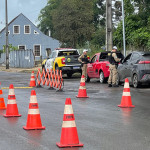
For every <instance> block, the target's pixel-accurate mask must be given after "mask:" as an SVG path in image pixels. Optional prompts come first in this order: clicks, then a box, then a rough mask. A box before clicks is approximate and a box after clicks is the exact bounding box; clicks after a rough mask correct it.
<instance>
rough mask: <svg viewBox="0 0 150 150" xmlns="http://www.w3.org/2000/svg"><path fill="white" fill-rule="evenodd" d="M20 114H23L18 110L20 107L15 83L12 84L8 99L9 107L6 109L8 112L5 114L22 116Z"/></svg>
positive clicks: (7, 115) (6, 115)
mask: <svg viewBox="0 0 150 150" xmlns="http://www.w3.org/2000/svg"><path fill="white" fill-rule="evenodd" d="M20 116H21V115H20V114H19V112H18V107H17V103H16V96H15V91H14V86H13V84H10V86H9V94H8V101H7V109H6V114H5V115H4V117H20Z"/></svg>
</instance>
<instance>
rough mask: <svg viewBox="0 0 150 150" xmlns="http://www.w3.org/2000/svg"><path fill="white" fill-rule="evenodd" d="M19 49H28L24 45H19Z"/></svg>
mask: <svg viewBox="0 0 150 150" xmlns="http://www.w3.org/2000/svg"><path fill="white" fill-rule="evenodd" d="M18 49H19V50H25V49H26V47H25V46H24V45H19V46H18Z"/></svg>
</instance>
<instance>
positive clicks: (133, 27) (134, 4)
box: [113, 0, 150, 50]
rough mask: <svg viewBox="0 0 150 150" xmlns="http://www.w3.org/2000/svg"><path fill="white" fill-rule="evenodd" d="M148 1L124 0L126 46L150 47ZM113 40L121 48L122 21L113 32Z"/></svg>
mask: <svg viewBox="0 0 150 150" xmlns="http://www.w3.org/2000/svg"><path fill="white" fill-rule="evenodd" d="M149 8H150V1H148V0H145V1H140V0H134V1H133V0H125V33H126V45H127V47H132V48H136V49H139V50H146V49H150V46H149V42H150V40H149V39H150V28H149V25H150V24H149V13H150V9H149ZM113 38H114V42H115V44H117V45H118V46H119V47H120V48H122V22H121V23H120V24H119V25H118V27H117V29H116V30H115V32H114V37H113Z"/></svg>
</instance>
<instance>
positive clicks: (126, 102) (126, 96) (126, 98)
mask: <svg viewBox="0 0 150 150" xmlns="http://www.w3.org/2000/svg"><path fill="white" fill-rule="evenodd" d="M118 107H135V106H134V105H132V101H131V94H130V87H129V81H128V79H127V78H126V79H125V83H124V90H123V94H122V99H121V104H120V105H118Z"/></svg>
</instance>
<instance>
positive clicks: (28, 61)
mask: <svg viewBox="0 0 150 150" xmlns="http://www.w3.org/2000/svg"><path fill="white" fill-rule="evenodd" d="M5 62H6V53H1V57H0V64H6V63H5ZM9 66H10V67H14V68H32V67H34V55H33V51H32V50H17V51H10V53H9Z"/></svg>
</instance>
